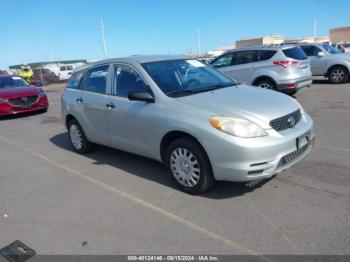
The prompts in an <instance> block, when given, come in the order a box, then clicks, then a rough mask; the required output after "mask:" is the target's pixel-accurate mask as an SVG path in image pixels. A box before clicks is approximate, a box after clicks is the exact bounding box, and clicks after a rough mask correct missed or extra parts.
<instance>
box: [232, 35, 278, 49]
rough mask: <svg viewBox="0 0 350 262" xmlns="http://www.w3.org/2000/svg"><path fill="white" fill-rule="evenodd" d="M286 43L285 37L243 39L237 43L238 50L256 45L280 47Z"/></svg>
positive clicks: (272, 36)
mask: <svg viewBox="0 0 350 262" xmlns="http://www.w3.org/2000/svg"><path fill="white" fill-rule="evenodd" d="M283 41H284V37H283V35H271V36H262V37H257V38H249V39H242V40H238V41H236V48H242V47H248V46H255V45H279V44H282V43H283Z"/></svg>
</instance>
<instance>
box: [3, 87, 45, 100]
mask: <svg viewBox="0 0 350 262" xmlns="http://www.w3.org/2000/svg"><path fill="white" fill-rule="evenodd" d="M39 91H40V89H39V88H37V87H34V86H18V87H5V88H0V98H4V99H9V98H14V97H21V96H35V95H38V94H39Z"/></svg>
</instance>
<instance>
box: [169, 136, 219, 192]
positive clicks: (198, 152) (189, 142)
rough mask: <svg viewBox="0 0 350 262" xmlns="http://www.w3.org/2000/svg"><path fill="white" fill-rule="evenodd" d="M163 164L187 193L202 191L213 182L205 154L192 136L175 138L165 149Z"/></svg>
mask: <svg viewBox="0 0 350 262" xmlns="http://www.w3.org/2000/svg"><path fill="white" fill-rule="evenodd" d="M165 164H166V166H167V169H168V171H169V173H170V175H171V176H172V177H173V179H174V181H175V182H176V183H177V185H178V186H180V188H181V189H182V190H183V191H185V192H187V193H190V194H199V193H203V192H204V191H206V190H207V189H209V188H210V187H211V186H212V185H213V183H214V180H215V179H214V176H213V171H212V168H211V165H210V161H209V159H208V157H207V154H206V153H205V151H204V149H203V148H202V146H201V145H200V144H199V143H198V142H197V141H195V140H194V139H192V138H188V137H183V138H179V139H177V140H175V141H174V142H173V143H172V144H171V145H170V146H169V147H168V149H167V151H166V155H165Z"/></svg>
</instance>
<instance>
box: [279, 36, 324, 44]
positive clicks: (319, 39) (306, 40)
mask: <svg viewBox="0 0 350 262" xmlns="http://www.w3.org/2000/svg"><path fill="white" fill-rule="evenodd" d="M329 41H330V40H329V37H328V36H318V37H301V38H288V39H285V40H284V43H285V44H294V43H329Z"/></svg>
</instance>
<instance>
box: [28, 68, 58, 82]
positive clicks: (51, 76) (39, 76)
mask: <svg viewBox="0 0 350 262" xmlns="http://www.w3.org/2000/svg"><path fill="white" fill-rule="evenodd" d="M33 72H34V75H33V80H32V84H34V85H36V86H43V85H48V84H52V83H56V82H58V81H59V77H58V76H57V75H56V74H55V73H54V72H52V71H51V70H50V69H47V68H36V69H33Z"/></svg>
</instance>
